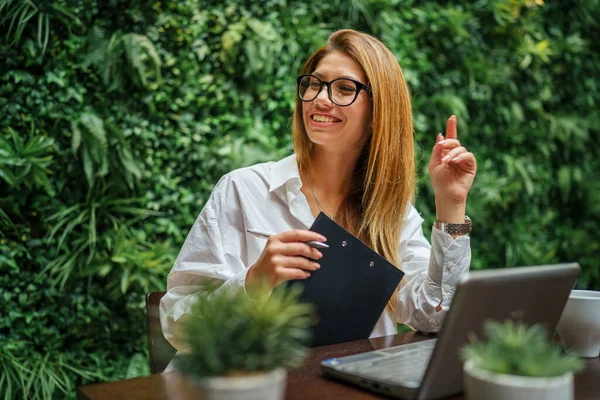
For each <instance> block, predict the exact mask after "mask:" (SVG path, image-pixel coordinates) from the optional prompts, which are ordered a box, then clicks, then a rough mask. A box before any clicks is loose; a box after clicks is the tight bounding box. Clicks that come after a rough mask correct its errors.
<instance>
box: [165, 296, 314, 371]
mask: <svg viewBox="0 0 600 400" xmlns="http://www.w3.org/2000/svg"><path fill="white" fill-rule="evenodd" d="M257 293H263V294H264V293H267V292H266V291H262V290H259V291H257ZM299 294H300V292H299V289H298V288H289V289H287V288H285V289H284V288H283V287H280V288H278V289H276V290H274V291H273V293H272V294H271V295H270V296H268V297H266V296H261V295H259V297H261V298H265V297H266V300H260V301H256V300H253V299H250V298H249V297H248V296H247V295H246V293H245V292H244V291H243V290H242V291H230V290H216V291H215V290H214V288H210V289H208V290H206V291H204V292H202V293H200V294H198V295H197V299H196V302H195V303H194V304H193V305H192V306H191V309H190V314H191V316H190V318H189V319H188V320H187V321H186V325H185V327H184V335H185V345H186V346H187V347H189V349H188V350H187V351H186V352H184V354H178V355H177V356H175V365H176V367H177V369H179V370H180V371H181V372H182V373H184V374H187V375H192V376H194V377H210V376H223V375H227V374H239V373H247V372H263V371H270V370H273V369H275V368H278V367H283V368H286V367H294V366H298V365H299V363H301V362H302V361H303V359H304V357H305V356H306V352H307V343H308V340H309V339H310V331H309V330H308V328H309V325H310V323H311V321H312V319H313V316H312V315H313V314H312V309H313V308H312V306H311V305H309V304H303V303H299V302H298V298H299Z"/></svg>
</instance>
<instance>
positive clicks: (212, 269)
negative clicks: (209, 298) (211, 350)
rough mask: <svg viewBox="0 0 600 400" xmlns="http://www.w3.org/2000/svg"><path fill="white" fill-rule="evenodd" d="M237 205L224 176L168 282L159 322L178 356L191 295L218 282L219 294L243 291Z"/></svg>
mask: <svg viewBox="0 0 600 400" xmlns="http://www.w3.org/2000/svg"><path fill="white" fill-rule="evenodd" d="M224 202H227V204H226V207H225V206H224V205H223V203H224ZM236 203H237V201H236V193H235V188H234V187H233V186H232V185H231V184H230V182H229V179H228V177H227V176H225V177H224V178H223V179H221V180H220V181H219V183H217V185H216V186H215V189H214V190H213V193H212V194H211V197H210V199H209V200H208V202H207V203H206V205H205V206H204V208H203V209H202V211H201V213H200V215H199V216H198V218H197V219H196V222H195V223H194V225H193V226H192V229H191V230H190V233H189V234H188V236H187V238H186V240H185V243H184V244H183V247H182V248H181V251H180V252H179V255H178V256H177V259H176V261H175V264H174V265H173V268H172V269H171V272H170V273H169V276H168V278H167V293H166V294H165V295H164V296H163V298H162V299H161V303H160V321H161V326H162V330H163V333H164V336H165V338H166V339H167V340H168V341H169V342H170V343H171V345H173V347H175V349H177V350H178V351H183V352H185V350H186V348H185V346H184V344H183V341H182V337H181V336H182V335H181V326H182V325H183V324H182V322H184V321H185V320H186V318H188V317H189V308H190V305H191V304H192V302H193V301H194V296H195V294H196V293H198V292H199V291H200V290H201V289H202V286H203V285H204V284H206V283H207V281H217V282H220V283H221V286H220V287H219V289H217V290H218V291H220V290H224V289H225V288H233V289H236V290H245V287H244V282H245V280H246V274H247V273H248V267H247V265H246V264H247V263H246V260H244V259H243V256H242V255H243V254H244V253H245V251H244V249H245V246H246V243H245V240H244V234H243V231H242V226H241V224H243V221H242V218H241V216H240V213H239V208H238V207H236Z"/></svg>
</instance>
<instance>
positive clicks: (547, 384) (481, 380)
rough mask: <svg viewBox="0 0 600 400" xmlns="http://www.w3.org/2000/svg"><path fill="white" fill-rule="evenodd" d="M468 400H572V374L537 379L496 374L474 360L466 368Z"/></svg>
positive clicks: (469, 361) (466, 393)
mask: <svg viewBox="0 0 600 400" xmlns="http://www.w3.org/2000/svg"><path fill="white" fill-rule="evenodd" d="M464 371H465V375H464V376H465V395H466V397H465V398H466V399H467V400H481V399H485V400H532V399H535V400H573V397H574V395H573V393H574V386H573V374H572V373H570V372H569V373H567V374H565V375H561V376H557V377H552V378H536V377H529V376H517V375H506V374H496V373H494V372H489V371H486V370H483V369H481V368H480V367H479V366H478V365H477V362H476V361H475V360H468V361H467V362H466V363H465V365H464Z"/></svg>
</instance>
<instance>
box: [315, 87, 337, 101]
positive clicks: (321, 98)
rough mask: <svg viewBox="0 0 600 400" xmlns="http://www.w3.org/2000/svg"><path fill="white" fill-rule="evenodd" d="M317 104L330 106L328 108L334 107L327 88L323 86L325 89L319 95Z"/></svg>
mask: <svg viewBox="0 0 600 400" xmlns="http://www.w3.org/2000/svg"><path fill="white" fill-rule="evenodd" d="M315 102H318V103H319V104H325V105H328V106H333V102H332V101H331V99H330V98H329V93H327V86H323V89H322V90H321V92H320V93H319V94H318V95H317V98H316V99H315Z"/></svg>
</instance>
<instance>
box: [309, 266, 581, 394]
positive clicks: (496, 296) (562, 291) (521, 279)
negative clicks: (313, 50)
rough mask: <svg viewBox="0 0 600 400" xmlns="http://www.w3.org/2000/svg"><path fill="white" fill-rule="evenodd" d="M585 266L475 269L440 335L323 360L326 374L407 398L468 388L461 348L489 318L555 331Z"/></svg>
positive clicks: (460, 290) (457, 295)
mask: <svg viewBox="0 0 600 400" xmlns="http://www.w3.org/2000/svg"><path fill="white" fill-rule="evenodd" d="M578 274H579V265H578V264H576V263H571V264H557V265H547V266H535V267H518V268H505V269H496V270H485V271H474V272H470V273H469V275H468V277H467V278H466V279H465V280H463V281H462V282H460V283H459V284H458V287H457V290H456V293H455V295H454V299H453V301H452V304H451V307H450V310H449V312H448V314H447V315H446V319H445V321H444V324H443V326H442V329H441V331H440V333H439V335H438V338H437V339H430V340H425V341H422V342H418V343H411V344H406V345H401V346H396V347H390V348H387V349H383V350H375V351H370V352H367V353H362V354H357V355H353V356H347V357H340V358H329V359H326V360H324V361H322V362H321V368H322V370H323V373H324V374H325V375H326V376H330V377H332V378H335V379H338V380H342V381H345V382H349V383H353V384H356V385H359V386H362V387H365V388H367V389H369V390H371V391H374V392H378V393H382V394H384V395H386V396H390V397H397V398H402V399H426V400H429V399H439V398H444V397H448V396H452V395H456V394H460V393H461V392H462V391H463V374H462V362H461V361H460V355H459V351H460V348H461V347H462V346H463V345H464V344H466V343H467V342H468V335H469V334H470V333H471V332H473V333H474V334H475V335H476V336H477V337H478V338H483V337H484V331H483V325H484V324H483V323H484V321H486V320H488V319H492V320H496V321H504V320H506V319H512V320H516V321H523V322H524V323H526V324H542V325H543V326H544V327H545V328H546V330H547V332H549V333H554V330H555V329H556V325H557V324H558V320H559V319H560V316H561V314H562V311H563V308H564V306H565V304H566V302H567V299H568V297H569V293H570V291H571V289H572V288H573V286H574V284H575V280H576V278H577V275H578Z"/></svg>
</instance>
